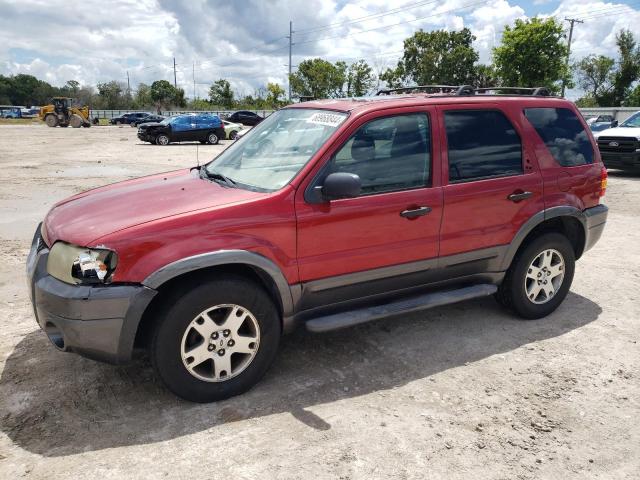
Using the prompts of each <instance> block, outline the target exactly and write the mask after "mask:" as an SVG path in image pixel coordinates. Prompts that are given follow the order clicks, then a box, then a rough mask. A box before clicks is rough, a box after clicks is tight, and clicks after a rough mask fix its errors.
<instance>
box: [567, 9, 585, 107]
mask: <svg viewBox="0 0 640 480" xmlns="http://www.w3.org/2000/svg"><path fill="white" fill-rule="evenodd" d="M564 19H565V21H567V22H569V23H571V27H570V28H569V42H568V43H567V61H566V62H565V67H567V70H568V69H569V57H570V56H571V40H572V39H573V24H574V23H584V21H583V20H578V19H577V18H567V17H565V18H564ZM566 82H567V81H566V79H565V78H563V79H562V96H563V97H564V90H565V87H566Z"/></svg>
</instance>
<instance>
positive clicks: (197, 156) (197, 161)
mask: <svg viewBox="0 0 640 480" xmlns="http://www.w3.org/2000/svg"><path fill="white" fill-rule="evenodd" d="M199 147H200V145H198V144H197V143H196V163H197V164H198V167H199V166H200V156H199V155H198V153H199V150H198V149H199Z"/></svg>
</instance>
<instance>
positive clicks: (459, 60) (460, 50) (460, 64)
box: [380, 28, 478, 87]
mask: <svg viewBox="0 0 640 480" xmlns="http://www.w3.org/2000/svg"><path fill="white" fill-rule="evenodd" d="M474 40H475V37H474V36H473V35H472V34H471V30H469V29H468V28H463V29H462V30H460V31H457V32H455V31H454V32H448V31H446V30H436V31H433V32H424V31H422V30H419V31H417V32H416V33H414V34H413V35H412V36H411V37H409V38H407V39H405V41H404V54H403V57H402V60H400V61H399V62H398V65H397V66H396V68H394V69H387V70H386V71H385V72H384V73H383V74H382V75H381V76H380V78H381V79H382V80H384V81H385V82H386V83H387V85H388V86H390V87H397V86H401V85H409V84H417V85H464V84H468V83H471V82H472V80H473V78H474V63H475V62H477V61H478V52H476V51H475V50H474V49H473V47H472V43H473V41H474Z"/></svg>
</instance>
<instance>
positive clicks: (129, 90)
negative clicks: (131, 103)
mask: <svg viewBox="0 0 640 480" xmlns="http://www.w3.org/2000/svg"><path fill="white" fill-rule="evenodd" d="M127 95H131V83H129V70H127Z"/></svg>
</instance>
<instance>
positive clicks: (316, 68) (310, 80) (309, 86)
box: [289, 58, 346, 98]
mask: <svg viewBox="0 0 640 480" xmlns="http://www.w3.org/2000/svg"><path fill="white" fill-rule="evenodd" d="M345 70H346V64H345V63H344V62H337V63H336V64H335V65H334V64H333V63H331V62H329V61H327V60H323V59H322V58H313V59H309V60H304V61H302V62H300V65H298V70H297V71H296V72H295V73H292V74H291V75H290V76H289V82H290V84H291V91H292V93H293V94H294V95H297V96H300V97H302V96H311V97H313V98H336V97H341V96H343V93H342V87H343V85H344V83H345V79H346V77H345Z"/></svg>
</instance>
